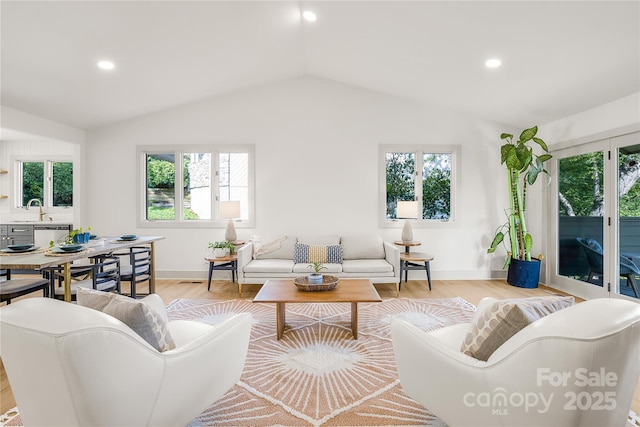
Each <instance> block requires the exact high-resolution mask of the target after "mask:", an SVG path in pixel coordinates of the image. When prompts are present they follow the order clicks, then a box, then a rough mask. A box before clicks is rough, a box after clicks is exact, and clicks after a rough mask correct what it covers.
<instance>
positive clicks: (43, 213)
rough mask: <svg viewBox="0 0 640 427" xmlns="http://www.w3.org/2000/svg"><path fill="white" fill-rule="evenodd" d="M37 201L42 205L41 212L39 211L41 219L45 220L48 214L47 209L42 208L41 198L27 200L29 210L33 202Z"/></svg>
mask: <svg viewBox="0 0 640 427" xmlns="http://www.w3.org/2000/svg"><path fill="white" fill-rule="evenodd" d="M34 202H37V203H38V206H40V212H39V214H38V215H39V216H40V221H44V215H45V214H46V212H45V211H43V210H42V202H41V201H40V199H31V200H29V201H28V202H27V210H29V208H30V207H31V204H32V203H34Z"/></svg>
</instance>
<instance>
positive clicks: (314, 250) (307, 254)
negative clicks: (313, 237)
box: [293, 243, 342, 264]
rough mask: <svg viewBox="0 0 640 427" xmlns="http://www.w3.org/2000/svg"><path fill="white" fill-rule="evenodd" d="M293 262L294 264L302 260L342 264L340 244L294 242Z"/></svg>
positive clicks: (302, 261)
mask: <svg viewBox="0 0 640 427" xmlns="http://www.w3.org/2000/svg"><path fill="white" fill-rule="evenodd" d="M293 262H295V263H296V264H299V263H304V262H326V263H331V264H342V246H340V245H307V244H306V243H296V246H295V248H294V250H293Z"/></svg>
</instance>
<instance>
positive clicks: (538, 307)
mask: <svg viewBox="0 0 640 427" xmlns="http://www.w3.org/2000/svg"><path fill="white" fill-rule="evenodd" d="M573 302H574V298H573V297H563V296H553V297H532V298H520V299H505V300H498V301H496V302H494V303H493V304H491V305H490V306H489V307H487V309H486V310H485V311H484V312H483V313H482V314H481V315H480V316H478V317H477V318H476V320H475V321H474V322H473V323H472V324H471V327H470V328H469V331H468V332H467V335H466V336H465V339H464V341H463V343H462V348H461V349H460V350H461V351H462V352H463V353H465V354H468V355H469V356H472V357H475V358H476V359H478V360H484V361H486V360H488V359H489V357H491V355H492V354H493V352H494V351H496V350H497V349H498V347H500V346H501V345H502V344H504V343H505V342H506V341H507V340H508V339H509V338H511V337H512V336H514V335H515V334H516V333H517V332H519V331H520V330H521V329H523V328H524V327H526V326H527V325H529V324H531V323H533V322H535V321H536V320H538V319H540V318H542V317H544V316H546V315H548V314H551V313H553V312H554V311H558V310H561V309H563V308H566V307H569V306H571V305H573Z"/></svg>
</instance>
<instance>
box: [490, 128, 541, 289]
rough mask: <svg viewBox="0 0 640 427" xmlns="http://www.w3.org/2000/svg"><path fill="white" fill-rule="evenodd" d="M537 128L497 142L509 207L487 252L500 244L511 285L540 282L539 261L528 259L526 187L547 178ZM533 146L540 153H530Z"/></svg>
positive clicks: (505, 136) (508, 280)
mask: <svg viewBox="0 0 640 427" xmlns="http://www.w3.org/2000/svg"><path fill="white" fill-rule="evenodd" d="M537 133H538V127H537V126H534V127H532V128H529V129H525V130H524V131H522V133H521V134H520V138H519V139H518V140H517V141H514V137H513V135H511V134H508V133H503V134H501V135H500V139H502V140H503V141H506V143H505V144H504V145H503V146H502V147H501V148H500V157H501V164H504V165H505V166H506V168H507V186H508V191H509V208H508V209H506V215H507V222H506V223H505V224H503V225H501V226H500V227H498V229H497V230H496V235H495V237H494V238H493V241H492V242H491V246H490V247H489V249H488V250H487V252H488V253H493V252H495V250H496V248H497V247H498V245H499V244H500V243H503V242H504V245H505V247H506V248H507V252H508V256H507V259H506V261H505V264H504V267H503V268H507V267H508V273H507V282H508V283H509V284H511V285H514V286H519V287H524V288H535V287H537V286H538V281H539V279H540V261H541V260H542V256H540V257H539V258H538V259H536V258H531V247H532V246H533V237H532V236H531V234H529V232H528V231H527V223H526V210H527V187H528V186H530V185H533V184H534V183H535V182H536V180H537V178H538V175H540V174H541V173H543V174H546V175H547V176H549V177H550V175H549V173H548V172H547V170H546V169H545V168H544V163H545V162H547V161H548V160H549V159H551V157H552V156H551V154H549V153H548V152H549V149H548V148H547V144H546V143H545V142H544V141H543V140H542V139H540V138H538V137H536V134H537ZM533 143H536V144H538V145H539V146H540V148H541V149H542V150H543V151H544V154H542V155H540V156H538V155H536V154H535V153H534V152H533V147H532V145H533Z"/></svg>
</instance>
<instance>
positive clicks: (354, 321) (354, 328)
mask: <svg viewBox="0 0 640 427" xmlns="http://www.w3.org/2000/svg"><path fill="white" fill-rule="evenodd" d="M351 333H352V334H353V339H354V340H357V339H358V303H357V302H352V303H351Z"/></svg>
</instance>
